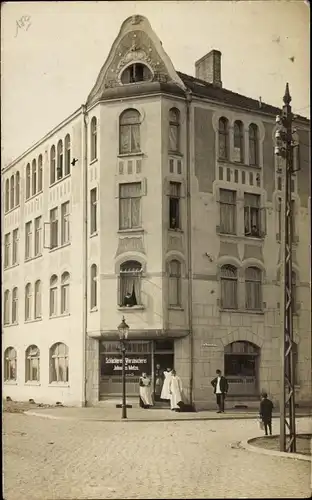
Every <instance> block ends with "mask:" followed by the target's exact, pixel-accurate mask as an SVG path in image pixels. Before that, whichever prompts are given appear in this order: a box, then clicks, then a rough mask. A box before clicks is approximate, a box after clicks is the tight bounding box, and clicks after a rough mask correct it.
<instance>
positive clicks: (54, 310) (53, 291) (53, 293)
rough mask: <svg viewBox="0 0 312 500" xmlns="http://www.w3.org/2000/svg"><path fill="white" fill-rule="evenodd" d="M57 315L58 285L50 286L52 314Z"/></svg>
mask: <svg viewBox="0 0 312 500" xmlns="http://www.w3.org/2000/svg"><path fill="white" fill-rule="evenodd" d="M56 315H57V287H53V288H50V316H56Z"/></svg>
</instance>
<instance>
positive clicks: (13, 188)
mask: <svg viewBox="0 0 312 500" xmlns="http://www.w3.org/2000/svg"><path fill="white" fill-rule="evenodd" d="M10 188H11V189H10V209H12V208H14V198H15V181H14V175H11V181H10Z"/></svg>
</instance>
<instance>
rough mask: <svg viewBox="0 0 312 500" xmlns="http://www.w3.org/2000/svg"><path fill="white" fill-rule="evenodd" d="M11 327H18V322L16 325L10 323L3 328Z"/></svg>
mask: <svg viewBox="0 0 312 500" xmlns="http://www.w3.org/2000/svg"><path fill="white" fill-rule="evenodd" d="M10 326H18V322H17V321H16V322H15V323H8V324H6V325H3V328H9V327H10Z"/></svg>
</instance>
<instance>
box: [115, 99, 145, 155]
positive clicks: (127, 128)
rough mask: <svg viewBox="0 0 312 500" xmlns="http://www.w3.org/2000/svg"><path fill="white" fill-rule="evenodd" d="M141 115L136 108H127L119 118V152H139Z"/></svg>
mask: <svg viewBox="0 0 312 500" xmlns="http://www.w3.org/2000/svg"><path fill="white" fill-rule="evenodd" d="M140 123H141V116H140V113H139V112H138V111H137V110H136V109H127V110H126V111H124V112H123V113H122V114H121V115H120V118H119V153H120V154H127V153H139V152H140V150H141V144H140Z"/></svg>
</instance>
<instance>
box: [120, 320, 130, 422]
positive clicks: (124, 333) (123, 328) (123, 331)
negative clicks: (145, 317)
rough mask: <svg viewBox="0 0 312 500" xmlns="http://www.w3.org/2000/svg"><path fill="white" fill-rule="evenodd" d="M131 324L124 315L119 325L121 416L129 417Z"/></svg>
mask: <svg viewBox="0 0 312 500" xmlns="http://www.w3.org/2000/svg"><path fill="white" fill-rule="evenodd" d="M128 332H129V325H127V323H126V322H125V317H124V316H123V317H122V322H121V323H120V325H119V326H118V333H119V338H120V349H121V354H122V405H121V408H122V413H121V418H127V403H126V341H127V338H128Z"/></svg>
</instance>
